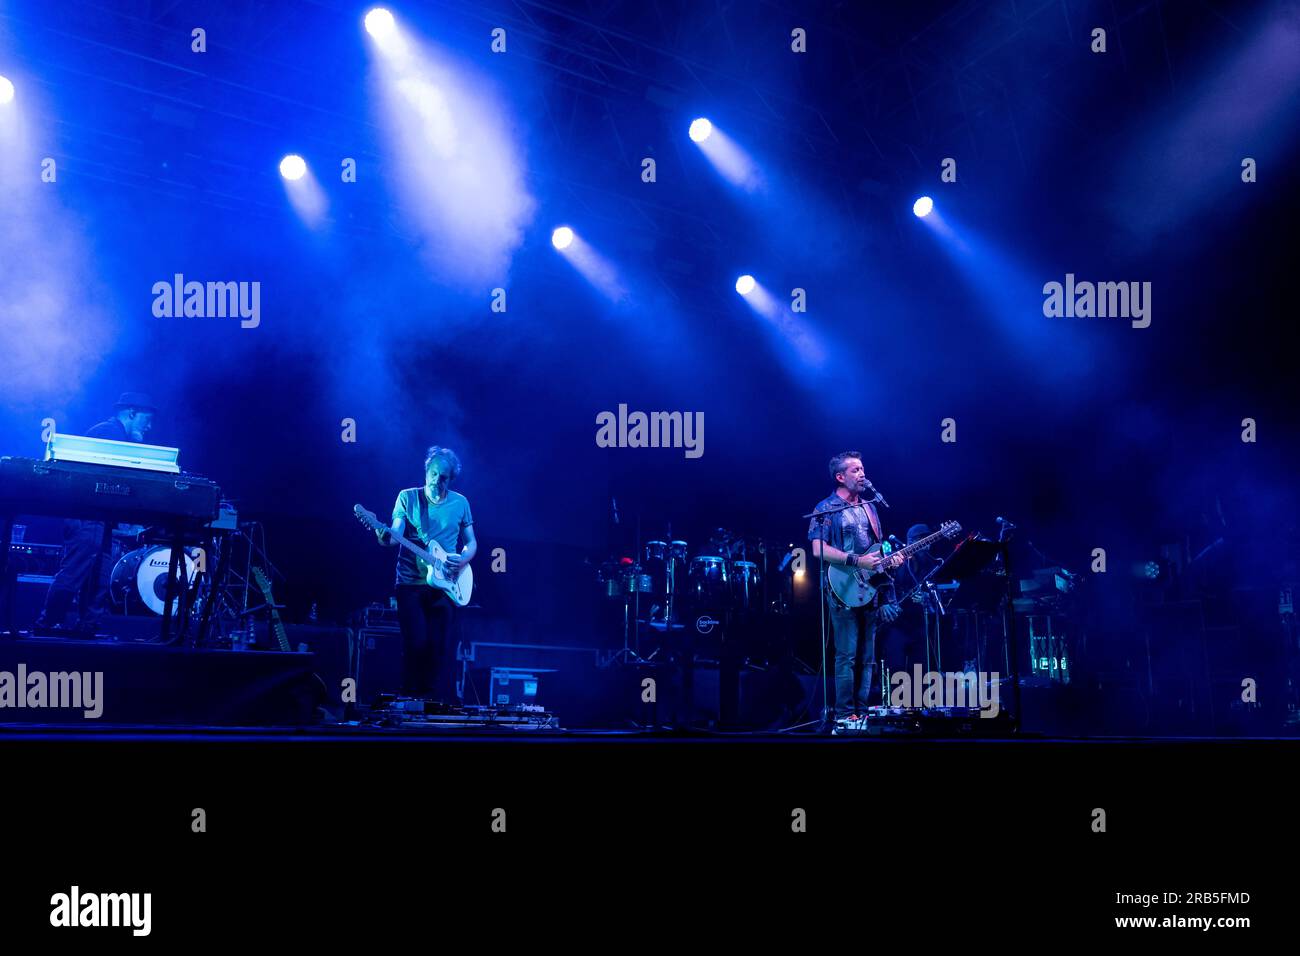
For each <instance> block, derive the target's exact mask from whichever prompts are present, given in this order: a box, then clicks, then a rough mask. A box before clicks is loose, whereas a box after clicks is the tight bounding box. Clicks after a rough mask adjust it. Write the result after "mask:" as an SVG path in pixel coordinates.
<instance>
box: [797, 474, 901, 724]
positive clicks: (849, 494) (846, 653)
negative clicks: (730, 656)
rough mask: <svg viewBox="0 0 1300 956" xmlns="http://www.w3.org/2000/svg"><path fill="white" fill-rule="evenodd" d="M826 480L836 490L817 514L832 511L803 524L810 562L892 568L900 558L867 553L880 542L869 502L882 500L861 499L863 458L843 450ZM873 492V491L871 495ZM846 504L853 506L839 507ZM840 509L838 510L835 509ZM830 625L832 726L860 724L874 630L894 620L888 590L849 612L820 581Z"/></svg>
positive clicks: (873, 660)
mask: <svg viewBox="0 0 1300 956" xmlns="http://www.w3.org/2000/svg"><path fill="white" fill-rule="evenodd" d="M830 473H831V478H832V479H833V480H834V481H835V491H834V492H833V493H832V494H831V495H830V496H829V497H827V498H826V499H825V500H823V501H821V502H820V503H819V504H818V505H817V507H816V508H815V509H813V510H814V511H816V512H825V511H833V512H834V513H832V514H830V515H827V516H825V517H820V516H817V515H815V516H814V517H813V518H812V520H811V521H810V522H809V523H808V540H809V541H810V542H812V553H813V556H814V557H820V558H821V559H822V560H823V561H825V562H826V563H827V564H839V565H846V566H848V567H859V566H861V567H866V568H870V569H872V570H874V569H876V568H879V567H880V566H881V564H882V563H884V564H885V565H886V566H887V567H897V566H898V565H899V564H900V563H901V557H899V558H894V557H887V558H883V559H882V558H881V556H880V555H879V554H868V553H867V551H868V549H869V548H871V546H872V545H874V544H876V543H877V542H879V541H881V540H883V539H882V536H881V530H880V516H879V515H878V514H877V513H876V508H875V505H874V504H873V501H875V500H880V501H882V502H883V501H884V498H883V497H881V496H880V495H879V494H875V495H873V496H872V497H871V498H866V497H863V495H864V494H865V493H866V492H867V489H868V488H871V482H869V481H868V480H867V476H866V471H865V470H864V468H863V467H862V453H861V452H856V451H845V452H841V453H840V454H838V455H836V456H835V457H833V458H832V459H831V460H830ZM874 490H875V489H874V488H872V491H873V492H874ZM845 505H850V506H852V507H848V508H844V506H845ZM835 509H842V510H835ZM822 587H823V588H824V589H825V598H824V599H825V600H826V601H827V612H828V615H829V617H830V622H831V635H832V637H833V639H834V641H835V703H834V713H835V719H836V722H837V723H841V724H843V723H845V722H859V721H861V720H862V718H863V717H864V716H865V714H866V710H867V704H868V701H869V698H870V696H871V687H872V683H873V675H874V673H875V663H876V625H877V624H878V623H879V622H880V621H885V622H889V621H892V620H894V618H896V617H897V616H898V613H899V609H898V605H897V604H895V603H894V594H893V588H892V585H891V586H888V587H885V588H882V589H881V592H880V594H879V595H878V596H877V597H876V598H875V599H874V600H873V601H872V603H870V604H868V605H866V606H864V607H857V608H851V607H846V606H845V605H844V604H843V603H841V602H840V600H839V598H837V597H836V596H835V592H834V591H832V590H831V589H830V587H829V586H828V585H827V584H826V582H825V581H823V582H822Z"/></svg>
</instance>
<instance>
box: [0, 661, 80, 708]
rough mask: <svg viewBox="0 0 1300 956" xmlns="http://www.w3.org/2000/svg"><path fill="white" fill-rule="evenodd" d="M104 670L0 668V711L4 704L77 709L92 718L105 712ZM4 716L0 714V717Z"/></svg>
mask: <svg viewBox="0 0 1300 956" xmlns="http://www.w3.org/2000/svg"><path fill="white" fill-rule="evenodd" d="M103 689H104V672H103V671H94V672H91V671H72V672H67V671H53V672H51V673H48V674H47V673H46V672H45V671H29V670H28V669H27V665H26V664H19V665H18V672H17V673H16V674H15V673H14V672H13V671H0V711H3V710H4V709H5V708H6V707H18V708H23V707H32V708H36V707H47V708H51V709H56V710H57V709H79V710H81V712H82V716H84V717H89V718H90V719H92V720H93V719H95V718H96V717H98V716H100V715H101V714H102V713H103V712H104V697H103ZM3 719H4V717H3V716H2V715H0V720H3Z"/></svg>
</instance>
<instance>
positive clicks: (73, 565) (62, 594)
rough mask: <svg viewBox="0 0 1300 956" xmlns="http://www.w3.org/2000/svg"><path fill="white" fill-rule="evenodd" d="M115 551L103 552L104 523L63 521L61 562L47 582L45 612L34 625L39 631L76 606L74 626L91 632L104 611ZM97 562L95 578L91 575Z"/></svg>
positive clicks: (113, 548) (112, 545) (61, 619)
mask: <svg viewBox="0 0 1300 956" xmlns="http://www.w3.org/2000/svg"><path fill="white" fill-rule="evenodd" d="M118 550H119V549H118V548H117V547H116V546H115V543H110V545H109V547H108V548H107V549H105V548H104V522H102V521H77V520H74V519H71V518H69V519H68V520H66V521H64V522H63V559H62V560H61V561H60V562H59V571H58V573H57V574H56V575H55V576H54V580H53V581H51V582H50V590H49V591H48V592H47V593H46V595H45V608H44V609H43V610H42V611H41V616H40V620H39V621H38V622H37V623H38V624H39V625H40V626H42V627H54V626H56V625H61V624H63V623H64V618H66V617H67V616H68V612H69V611H71V610H72V608H73V607H74V606H76V607H77V610H78V612H79V614H78V619H77V626H78V627H79V628H82V629H85V630H93V629H94V627H95V625H96V624H97V623H98V622H99V620H100V619H101V618H102V617H103V616H104V615H105V614H106V613H107V611H108V582H109V577H110V576H111V575H112V573H113V562H114V560H115V559H116V558H117V557H118V553H117V552H118ZM101 555H102V558H101ZM97 558H98V559H100V562H99V574H95V573H94V571H95V560H96V559H97Z"/></svg>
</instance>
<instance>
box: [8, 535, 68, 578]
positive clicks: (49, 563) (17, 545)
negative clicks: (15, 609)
mask: <svg viewBox="0 0 1300 956" xmlns="http://www.w3.org/2000/svg"><path fill="white" fill-rule="evenodd" d="M62 560H63V545H61V544H36V543H34V542H27V541H12V542H10V544H9V570H10V572H11V573H13V574H16V575H17V576H18V579H19V580H20V581H21V580H23V579H24V578H27V577H39V578H52V577H54V575H56V574H58V573H59V562H60V561H62Z"/></svg>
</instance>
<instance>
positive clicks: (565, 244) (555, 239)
mask: <svg viewBox="0 0 1300 956" xmlns="http://www.w3.org/2000/svg"><path fill="white" fill-rule="evenodd" d="M572 244H573V230H572V229H570V228H569V227H568V226H561V227H560V228H559V229H556V230H555V231H554V232H553V233H551V245H553V246H554V247H555V248H556V249H567V248H569V246H570V245H572Z"/></svg>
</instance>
